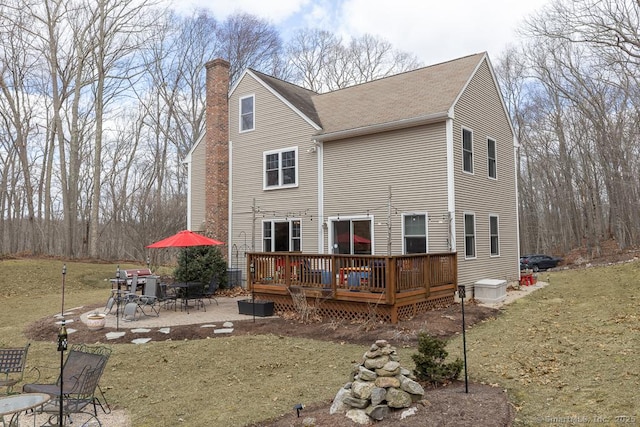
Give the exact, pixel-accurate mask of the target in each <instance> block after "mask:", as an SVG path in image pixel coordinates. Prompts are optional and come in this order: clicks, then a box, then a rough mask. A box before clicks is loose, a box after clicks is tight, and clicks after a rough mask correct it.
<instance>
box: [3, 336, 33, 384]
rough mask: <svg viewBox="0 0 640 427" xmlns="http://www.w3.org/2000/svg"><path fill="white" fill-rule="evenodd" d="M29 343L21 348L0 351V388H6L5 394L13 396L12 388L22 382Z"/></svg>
mask: <svg viewBox="0 0 640 427" xmlns="http://www.w3.org/2000/svg"><path fill="white" fill-rule="evenodd" d="M29 345H30V344H29V343H27V345H25V346H24V347H21V348H2V349H0V374H4V378H2V377H0V387H6V394H8V395H9V394H13V386H14V385H16V384H17V383H19V382H20V381H22V377H23V375H24V367H25V364H26V363H27V353H28V352H29Z"/></svg>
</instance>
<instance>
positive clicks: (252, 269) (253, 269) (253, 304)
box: [249, 261, 256, 323]
mask: <svg viewBox="0 0 640 427" xmlns="http://www.w3.org/2000/svg"><path fill="white" fill-rule="evenodd" d="M249 272H250V273H251V277H250V278H249V281H250V282H251V309H252V312H253V323H256V298H255V294H254V293H253V277H254V274H255V272H256V266H255V265H254V264H253V261H251V264H250V265H249Z"/></svg>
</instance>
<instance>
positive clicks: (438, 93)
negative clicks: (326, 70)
mask: <svg viewBox="0 0 640 427" xmlns="http://www.w3.org/2000/svg"><path fill="white" fill-rule="evenodd" d="M484 57H485V53H479V54H475V55H470V56H466V57H463V58H459V59H455V60H452V61H448V62H444V63H441V64H436V65H431V66H428V67H424V68H420V69H417V70H413V71H408V72H405V73H402V74H397V75H394V76H390V77H386V78H383V79H379V80H374V81H371V82H368V83H363V84H360V85H357V86H351V87H348V88H345V89H341V90H337V91H335V92H329V93H326V94H322V95H318V96H316V97H314V98H313V102H314V105H315V107H316V109H317V111H318V114H319V116H320V117H321V119H322V125H323V126H322V134H330V133H338V132H345V131H348V130H353V129H361V128H367V127H372V126H376V125H381V124H385V123H394V122H402V121H404V122H415V121H416V120H418V119H420V118H428V117H438V116H440V117H441V116H443V115H446V114H448V113H449V111H450V109H451V107H452V106H453V105H454V103H455V101H456V99H457V98H458V96H459V94H460V93H461V91H462V90H463V88H464V87H465V86H466V84H467V83H468V81H469V80H470V79H471V77H472V76H473V73H474V71H475V70H476V69H477V66H478V64H479V63H480V62H481V60H482V59H483V58H484Z"/></svg>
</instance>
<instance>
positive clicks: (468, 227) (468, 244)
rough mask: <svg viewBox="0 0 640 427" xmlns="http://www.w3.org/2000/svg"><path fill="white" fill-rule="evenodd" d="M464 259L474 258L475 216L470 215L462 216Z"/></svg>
mask: <svg viewBox="0 0 640 427" xmlns="http://www.w3.org/2000/svg"><path fill="white" fill-rule="evenodd" d="M464 257H465V258H467V259H469V258H475V257H476V216H475V214H472V213H465V214H464Z"/></svg>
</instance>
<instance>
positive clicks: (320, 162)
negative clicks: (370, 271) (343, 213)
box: [313, 140, 325, 254]
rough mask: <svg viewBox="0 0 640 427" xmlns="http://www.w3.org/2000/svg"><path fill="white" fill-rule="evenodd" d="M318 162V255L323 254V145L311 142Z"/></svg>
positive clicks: (314, 141)
mask: <svg viewBox="0 0 640 427" xmlns="http://www.w3.org/2000/svg"><path fill="white" fill-rule="evenodd" d="M313 143H314V146H315V147H316V156H317V162H318V188H317V194H318V225H317V227H318V253H319V254H323V253H324V248H325V245H324V238H325V236H324V224H325V218H324V144H323V143H322V142H318V141H316V140H313Z"/></svg>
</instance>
